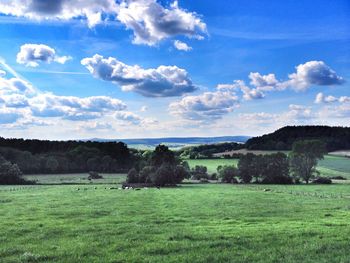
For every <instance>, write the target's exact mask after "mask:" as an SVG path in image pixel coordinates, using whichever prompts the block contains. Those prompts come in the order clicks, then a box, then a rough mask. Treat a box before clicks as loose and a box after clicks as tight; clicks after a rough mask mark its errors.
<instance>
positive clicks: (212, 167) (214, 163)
mask: <svg viewBox="0 0 350 263" xmlns="http://www.w3.org/2000/svg"><path fill="white" fill-rule="evenodd" d="M186 161H187V162H188V164H189V165H190V167H191V168H192V167H195V166H196V165H204V166H206V167H207V168H208V172H209V173H216V172H217V171H216V168H217V167H218V166H219V165H236V166H237V163H238V159H188V160H186Z"/></svg>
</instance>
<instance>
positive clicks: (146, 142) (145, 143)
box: [90, 136, 250, 149]
mask: <svg viewBox="0 0 350 263" xmlns="http://www.w3.org/2000/svg"><path fill="white" fill-rule="evenodd" d="M249 138H250V137H249V136H220V137H167V138H140V139H115V140H114V139H99V138H93V139H90V141H98V142H113V141H121V142H124V143H126V144H127V145H128V146H129V147H130V148H137V149H147V148H154V147H155V146H157V145H159V144H165V145H167V146H168V147H170V148H173V149H176V148H177V149H179V148H182V147H186V146H192V145H202V144H217V143H224V142H236V143H245V142H246V141H247V140H248V139H249Z"/></svg>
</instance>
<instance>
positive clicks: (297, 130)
mask: <svg viewBox="0 0 350 263" xmlns="http://www.w3.org/2000/svg"><path fill="white" fill-rule="evenodd" d="M309 139H317V140H321V141H323V142H325V143H326V147H327V151H329V152H331V151H336V150H344V149H350V127H330V126H286V127H283V128H281V129H278V130H277V131H275V132H273V133H270V134H266V135H263V136H258V137H253V138H251V139H249V140H248V141H247V142H246V144H245V147H246V148H248V149H250V150H290V149H291V148H292V145H293V143H294V142H295V141H298V140H309Z"/></svg>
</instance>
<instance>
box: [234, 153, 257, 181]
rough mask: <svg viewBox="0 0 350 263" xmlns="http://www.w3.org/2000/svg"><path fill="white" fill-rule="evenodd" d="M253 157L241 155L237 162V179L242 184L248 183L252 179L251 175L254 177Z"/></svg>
mask: <svg viewBox="0 0 350 263" xmlns="http://www.w3.org/2000/svg"><path fill="white" fill-rule="evenodd" d="M254 158H255V155H254V154H252V153H248V154H246V155H243V156H242V157H241V158H240V159H239V162H238V170H239V175H238V176H239V178H240V179H241V180H242V182H243V183H246V184H247V183H250V182H251V180H252V179H253V175H256V173H255V169H253V167H254V166H253V161H254Z"/></svg>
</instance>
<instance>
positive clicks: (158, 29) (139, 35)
mask: <svg viewBox="0 0 350 263" xmlns="http://www.w3.org/2000/svg"><path fill="white" fill-rule="evenodd" d="M119 8H120V9H119V11H118V16H117V18H118V20H119V21H120V22H122V23H123V24H124V25H125V26H126V27H127V28H128V29H132V30H133V31H134V40H133V42H134V43H136V44H146V45H150V46H153V45H155V44H157V43H158V42H159V41H161V40H163V39H165V38H169V37H172V36H177V35H185V36H187V37H191V38H197V39H202V38H203V33H204V34H206V30H207V27H206V24H205V23H204V22H203V21H202V20H201V18H200V17H199V16H198V15H197V14H196V13H194V12H188V11H186V10H184V9H181V8H180V7H179V5H178V2H177V1H174V2H173V3H172V4H171V5H170V7H169V8H165V7H163V6H161V5H160V4H159V3H157V1H156V0H136V1H135V0H134V1H132V0H126V1H122V3H121V4H120V6H119Z"/></svg>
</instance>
